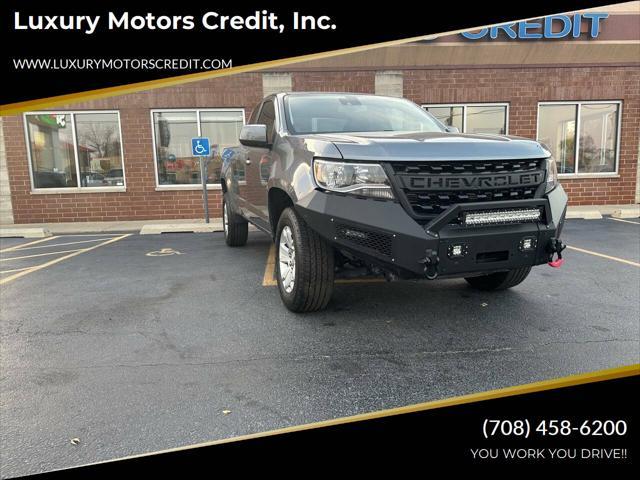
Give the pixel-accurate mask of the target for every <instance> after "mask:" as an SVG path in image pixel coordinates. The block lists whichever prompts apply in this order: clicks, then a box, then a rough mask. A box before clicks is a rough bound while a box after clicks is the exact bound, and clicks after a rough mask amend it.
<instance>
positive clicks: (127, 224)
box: [0, 218, 222, 236]
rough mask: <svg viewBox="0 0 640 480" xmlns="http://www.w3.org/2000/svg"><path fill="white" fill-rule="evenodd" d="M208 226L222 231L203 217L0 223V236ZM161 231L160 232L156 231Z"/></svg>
mask: <svg viewBox="0 0 640 480" xmlns="http://www.w3.org/2000/svg"><path fill="white" fill-rule="evenodd" d="M205 226H206V227H208V228H207V231H214V232H218V231H222V219H220V218H212V219H211V223H210V224H209V225H207V224H206V223H205V222H204V220H203V219H193V218H190V219H176V220H132V221H117V222H61V223H22V224H14V225H0V236H23V235H19V233H21V232H22V233H25V234H27V235H30V236H32V235H33V233H32V232H35V231H36V230H39V231H41V232H43V234H40V235H37V236H47V235H67V234H71V233H111V232H117V233H120V232H140V231H141V230H142V229H143V227H153V228H154V229H155V230H165V229H166V231H169V230H172V231H174V232H177V231H191V230H194V229H196V228H198V227H205ZM157 233H161V232H159V231H158V232H157Z"/></svg>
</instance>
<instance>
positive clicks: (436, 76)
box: [404, 67, 640, 205]
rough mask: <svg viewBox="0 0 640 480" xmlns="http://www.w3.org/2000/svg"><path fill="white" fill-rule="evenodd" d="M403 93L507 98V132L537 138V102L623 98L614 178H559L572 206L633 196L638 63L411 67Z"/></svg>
mask: <svg viewBox="0 0 640 480" xmlns="http://www.w3.org/2000/svg"><path fill="white" fill-rule="evenodd" d="M404 96H405V97H406V98H409V99H411V100H413V101H415V102H417V103H448V102H450V103H464V102H509V109H510V112H509V134H511V135H519V136H523V137H528V138H536V122H537V105H538V102H540V101H561V100H567V101H569V100H571V101H573V100H622V101H623V103H622V130H621V132H620V157H619V162H620V164H619V168H618V172H619V175H620V176H619V177H618V178H600V179H596V178H585V179H568V178H565V179H562V180H561V183H562V185H563V187H564V188H565V190H566V191H567V193H568V195H569V202H570V204H572V205H597V204H602V205H604V204H628V203H633V202H634V201H635V189H636V175H637V168H638V139H639V138H640V70H639V69H638V68H637V67H606V68H605V67H576V68H509V69H478V68H473V69H466V70H465V69H457V70H410V71H405V75H404Z"/></svg>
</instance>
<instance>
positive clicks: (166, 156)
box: [153, 112, 200, 185]
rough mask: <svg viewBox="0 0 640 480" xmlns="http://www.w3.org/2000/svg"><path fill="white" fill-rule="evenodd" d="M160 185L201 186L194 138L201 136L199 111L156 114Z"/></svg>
mask: <svg viewBox="0 0 640 480" xmlns="http://www.w3.org/2000/svg"><path fill="white" fill-rule="evenodd" d="M153 128H154V129H155V140H156V145H155V148H156V161H157V162H158V184H159V185H184V184H197V183H200V167H199V165H198V159H197V158H194V157H193V156H192V155H191V139H192V138H193V137H197V136H198V119H197V116H196V112H156V113H154V114H153Z"/></svg>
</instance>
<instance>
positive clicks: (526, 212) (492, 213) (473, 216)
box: [462, 208, 542, 227]
mask: <svg viewBox="0 0 640 480" xmlns="http://www.w3.org/2000/svg"><path fill="white" fill-rule="evenodd" d="M541 215H542V212H541V211H540V209H539V208H518V209H510V210H481V211H478V212H465V213H464V214H463V218H462V223H463V224H464V225H466V226H468V227H474V226H482V225H502V224H505V223H527V222H537V221H539V220H540V217H541Z"/></svg>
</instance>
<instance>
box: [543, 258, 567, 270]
mask: <svg viewBox="0 0 640 480" xmlns="http://www.w3.org/2000/svg"><path fill="white" fill-rule="evenodd" d="M563 263H564V258H558V259H557V260H553V261H551V262H547V265H549V266H550V267H553V268H560V267H561V266H562V264H563Z"/></svg>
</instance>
